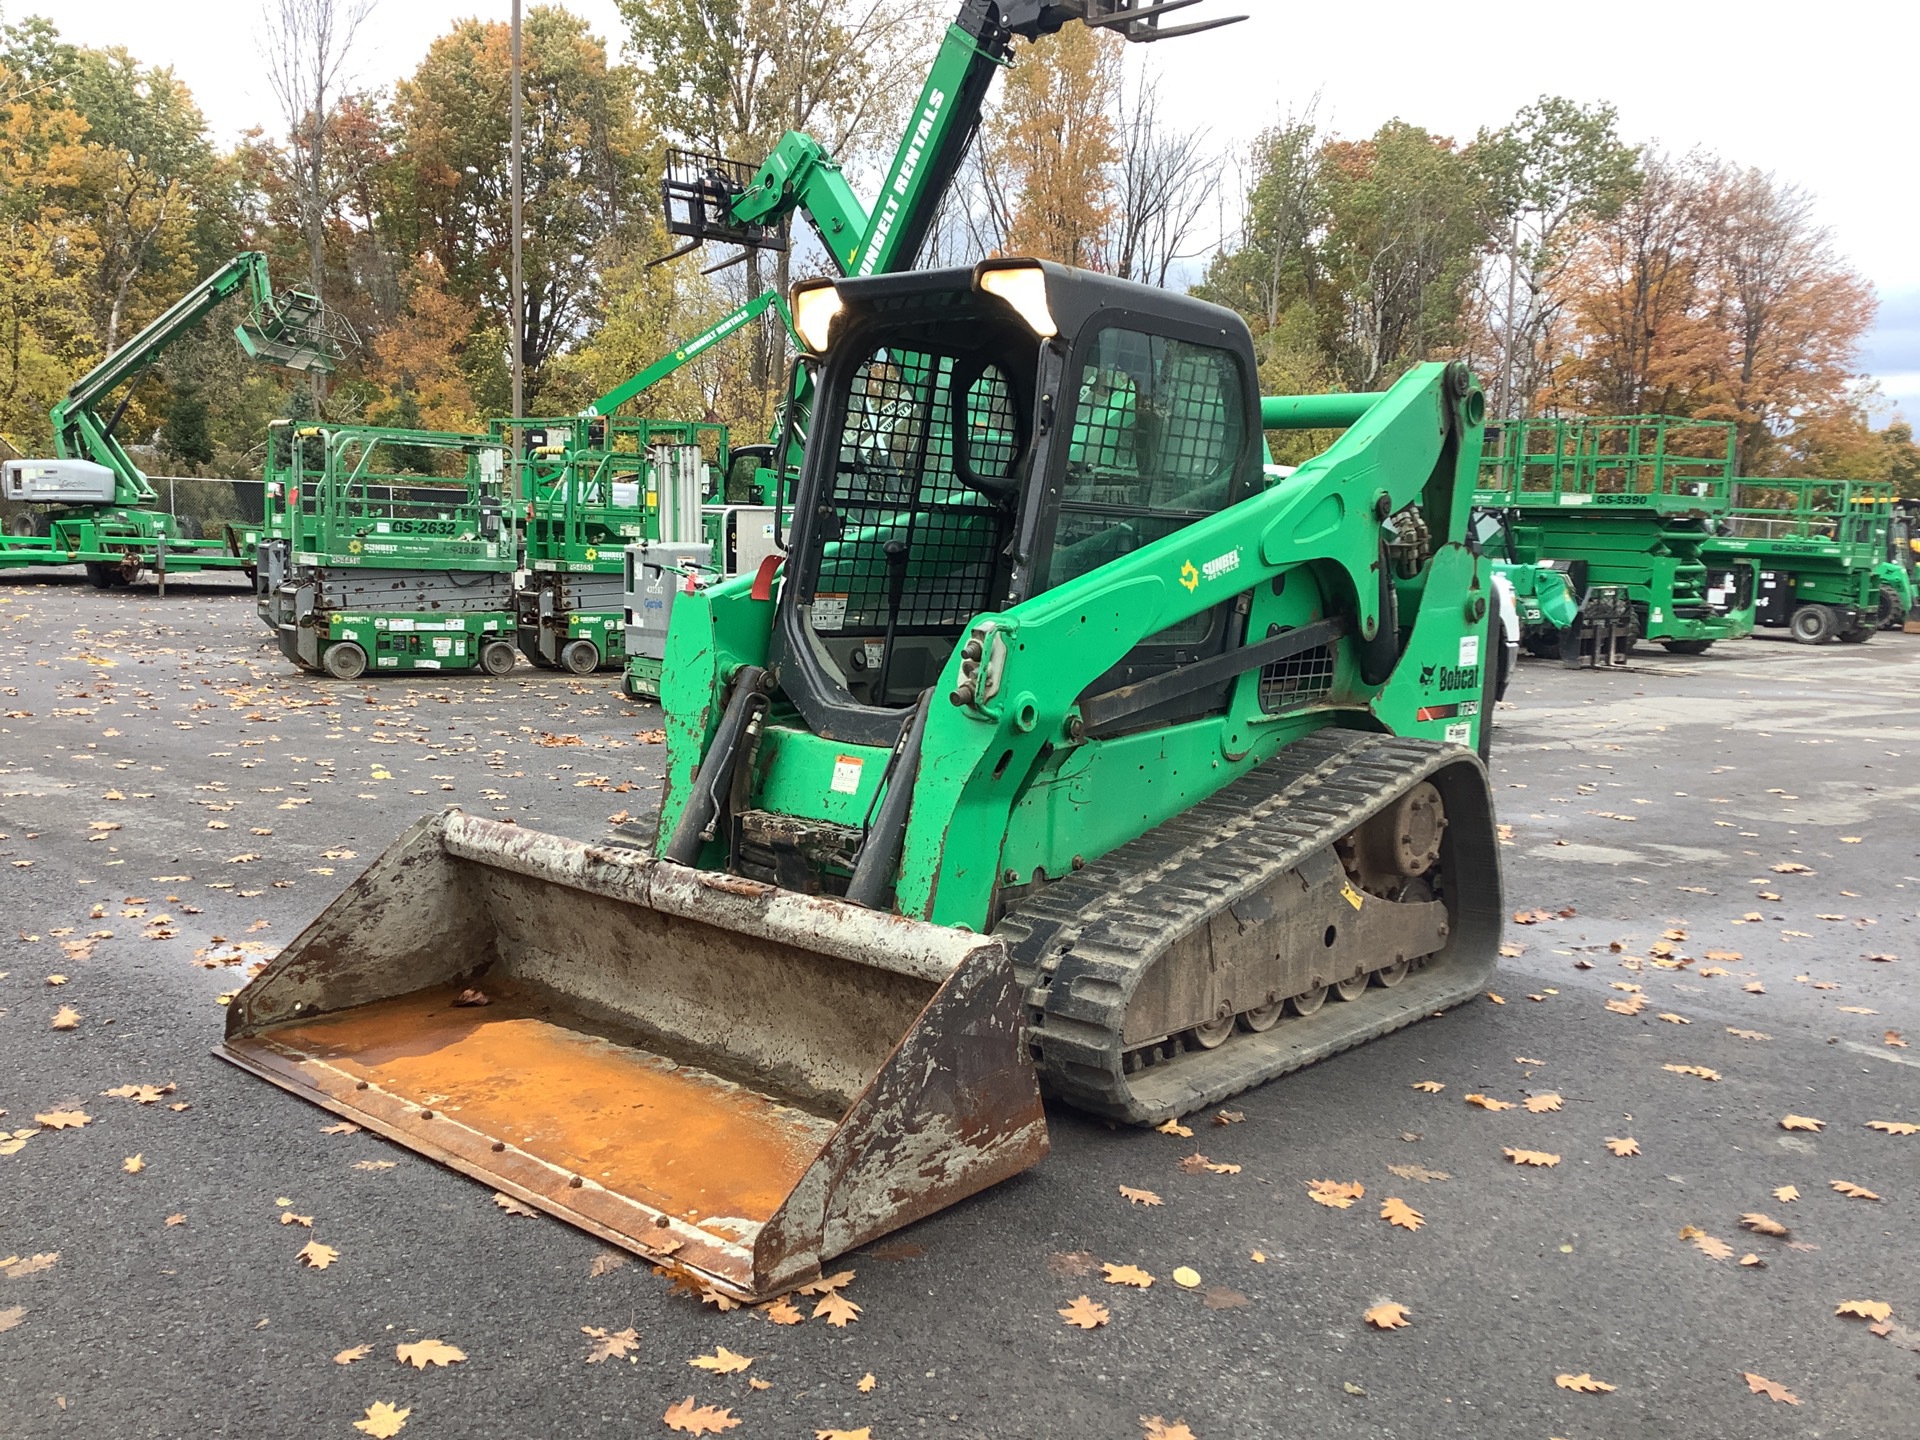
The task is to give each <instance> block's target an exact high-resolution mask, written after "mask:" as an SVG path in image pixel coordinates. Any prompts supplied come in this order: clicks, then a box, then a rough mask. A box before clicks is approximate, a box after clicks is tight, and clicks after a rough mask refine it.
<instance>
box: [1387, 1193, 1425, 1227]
mask: <svg viewBox="0 0 1920 1440" xmlns="http://www.w3.org/2000/svg"><path fill="white" fill-rule="evenodd" d="M1380 1218H1381V1219H1382V1220H1384V1221H1386V1222H1387V1223H1388V1224H1389V1225H1393V1226H1397V1227H1398V1228H1400V1229H1402V1230H1418V1229H1419V1228H1420V1227H1421V1226H1422V1225H1424V1224H1426V1223H1427V1217H1426V1216H1424V1215H1422V1214H1421V1213H1420V1212H1419V1211H1418V1210H1416V1209H1414V1208H1413V1207H1412V1206H1411V1205H1409V1204H1407V1202H1406V1201H1404V1200H1402V1199H1400V1198H1399V1197H1398V1196H1395V1195H1389V1196H1388V1197H1387V1198H1386V1199H1384V1200H1382V1201H1381V1202H1380Z"/></svg>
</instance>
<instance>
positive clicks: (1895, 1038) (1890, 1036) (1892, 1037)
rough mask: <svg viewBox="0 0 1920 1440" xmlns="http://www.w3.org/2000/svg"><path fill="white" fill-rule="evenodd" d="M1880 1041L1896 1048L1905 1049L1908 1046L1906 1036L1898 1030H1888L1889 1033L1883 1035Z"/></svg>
mask: <svg viewBox="0 0 1920 1440" xmlns="http://www.w3.org/2000/svg"><path fill="white" fill-rule="evenodd" d="M1880 1043H1881V1044H1882V1045H1891V1046H1892V1047H1893V1048H1894V1049H1896V1050H1904V1049H1906V1048H1907V1041H1906V1037H1905V1036H1903V1035H1902V1034H1901V1033H1900V1032H1899V1031H1898V1030H1889V1031H1887V1033H1886V1034H1885V1035H1884V1036H1882V1037H1881V1040H1880Z"/></svg>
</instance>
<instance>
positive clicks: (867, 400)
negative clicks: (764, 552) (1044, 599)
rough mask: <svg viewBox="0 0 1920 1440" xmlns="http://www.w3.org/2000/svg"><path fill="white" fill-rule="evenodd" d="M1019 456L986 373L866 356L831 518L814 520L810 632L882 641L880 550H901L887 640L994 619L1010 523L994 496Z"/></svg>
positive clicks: (1003, 382) (1006, 486)
mask: <svg viewBox="0 0 1920 1440" xmlns="http://www.w3.org/2000/svg"><path fill="white" fill-rule="evenodd" d="M956 419H957V421H958V424H957V427H956ZM1021 448H1022V447H1021V444H1020V439H1019V430H1018V422H1017V416H1016V411H1015V407H1014V403H1013V395H1012V390H1011V387H1010V385H1009V383H1008V380H1007V377H1006V375H1005V374H1004V373H1003V372H1002V371H1001V370H1000V369H999V368H998V367H995V366H992V365H989V366H987V367H986V368H985V369H984V370H978V371H977V373H976V369H975V367H973V366H966V367H962V366H961V365H960V363H959V362H957V361H956V360H955V358H954V357H953V356H951V355H932V354H924V353H918V352H912V351H904V350H900V349H881V350H878V351H876V352H875V353H874V354H873V355H871V356H870V357H868V359H867V360H866V361H865V362H864V363H863V364H862V365H861V367H860V369H859V370H858V371H857V372H856V373H855V375H854V378H853V383H852V388H851V392H850V394H849V397H848V402H847V414H846V422H845V427H844V429H843V430H842V431H841V435H840V447H839V453H838V456H837V457H836V464H835V469H834V477H833V488H832V492H831V495H830V497H829V499H828V501H827V504H828V506H829V508H830V509H831V510H832V512H833V514H832V516H831V517H824V516H823V517H821V518H822V519H823V520H825V521H826V522H827V523H826V524H824V525H822V527H821V532H820V533H821V557H820V567H819V572H818V579H817V580H816V582H815V585H814V603H813V627H814V629H815V630H817V631H821V632H823V633H830V634H832V633H844V634H854V635H858V634H870V635H872V634H881V633H883V632H884V631H885V630H886V628H887V606H888V590H889V574H890V572H889V563H888V554H887V546H888V545H889V544H890V543H897V544H898V545H900V546H904V547H905V549H904V557H903V558H904V563H905V567H906V578H905V587H904V590H903V592H902V595H901V600H900V611H899V615H898V617H897V628H898V631H899V633H901V634H915V633H918V634H939V633H950V632H952V631H955V630H958V629H959V628H960V627H961V626H963V625H965V624H966V623H967V622H968V621H969V620H971V619H972V618H973V617H974V616H976V615H978V614H980V613H982V612H983V611H986V610H990V609H993V608H995V607H996V606H997V604H998V603H999V600H1000V598H1001V597H1000V596H998V595H997V594H996V593H995V590H996V585H995V580H996V576H997V575H998V574H999V573H1000V559H1001V552H1002V550H1003V549H1004V547H1005V543H1006V528H1007V526H1008V524H1009V523H1010V518H1011V513H1012V512H1011V508H1010V505H1006V504H1001V503H998V502H996V500H995V498H994V497H995V496H996V495H1007V496H1010V495H1011V493H1012V492H1013V491H1014V490H1015V488H1016V486H1015V482H1014V478H1013V471H1014V466H1015V464H1016V461H1017V459H1018V456H1019V454H1020V451H1021ZM836 531H837V533H834V532H836ZM895 563H900V562H899V560H896V561H895Z"/></svg>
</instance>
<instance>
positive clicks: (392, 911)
mask: <svg viewBox="0 0 1920 1440" xmlns="http://www.w3.org/2000/svg"><path fill="white" fill-rule="evenodd" d="M794 319H795V329H796V331H797V332H798V333H799V335H800V336H801V338H802V340H803V341H804V343H805V344H806V345H807V346H808V347H809V350H810V352H811V359H812V363H813V364H815V365H816V366H817V370H818V380H817V390H816V394H817V396H818V399H817V403H816V409H815V412H814V419H813V423H812V424H811V425H810V426H809V428H808V432H807V437H806V445H805V452H804V456H803V462H802V464H801V467H800V471H799V478H798V481H797V485H796V490H795V503H794V505H793V508H792V511H791V516H792V520H793V528H792V531H791V534H790V535H789V537H788V538H789V543H788V545H787V549H786V560H785V566H784V570H783V571H782V572H781V573H780V574H779V575H778V577H777V578H776V577H775V575H774V573H773V570H772V569H771V568H770V567H762V569H761V571H760V572H759V573H757V574H754V575H740V576H736V577H734V578H732V579H726V580H722V581H720V582H719V583H717V584H714V585H711V586H708V587H705V588H696V589H694V590H692V591H690V592H683V593H680V594H678V595H677V596H676V597H675V601H674V605H673V608H672V611H671V614H670V618H669V619H668V621H667V640H666V656H665V662H664V669H663V672H662V708H663V710H664V712H665V716H666V731H667V742H666V778H665V783H664V786H663V800H662V806H661V815H660V821H661V823H660V826H659V832H658V835H659V838H658V841H657V844H656V852H655V854H654V855H653V856H647V855H644V854H642V853H640V852H638V851H633V850H620V849H611V848H603V847H595V846H589V845H582V844H579V843H577V842H574V841H569V840H563V839H560V838H558V837H555V836H550V835H541V834H537V833H534V832H530V831H525V830H522V829H519V828H518V827H514V826H507V825H500V824H497V823H491V822H488V821H484V820H479V819H476V818H473V817H469V816H466V815H462V814H459V813H449V814H447V815H445V816H441V817H437V818H433V819H430V820H426V821H423V822H421V824H420V825H418V826H416V827H415V829H414V830H413V831H411V832H410V833H409V834H408V835H407V836H405V837H403V838H402V840H401V841H400V842H398V843H397V844H396V845H395V846H394V847H393V849H391V850H389V851H388V853H387V854H386V855H385V856H383V857H382V858H381V859H380V860H379V861H378V862H377V863H376V864H375V865H374V866H373V868H372V869H371V870H369V871H368V872H367V874H366V875H364V876H363V877H362V878H361V879H360V880H358V881H356V882H355V883H354V885H352V886H351V887H349V889H348V891H347V892H346V894H344V895H343V896H342V897H341V898H340V899H339V900H338V901H336V902H335V903H334V905H333V906H331V907H330V908H329V909H328V910H327V911H326V912H325V913H324V914H323V915H322V916H321V917H320V919H319V920H318V921H316V922H315V924H314V925H313V926H311V927H309V929H308V930H307V931H306V932H304V933H303V934H302V935H300V936H299V937H297V938H296V939H295V940H294V942H293V943H292V944H291V945H289V946H288V947H287V949H286V950H284V951H283V952H282V953H281V954H280V955H279V956H278V957H277V958H276V959H275V960H274V961H273V962H271V963H270V964H269V965H268V967H267V968H266V969H265V970H264V971H262V972H261V974H260V975H259V976H258V977H256V978H255V979H254V980H253V982H252V983H251V984H250V985H248V986H247V988H246V989H245V990H243V991H242V992H241V993H240V994H239V995H238V996H237V997H236V998H235V999H234V1001H233V1003H232V1006H231V1008H230V1010H229V1013H228V1017H227V1019H228V1023H227V1038H226V1043H225V1045H224V1046H223V1047H222V1050H221V1053H222V1054H224V1055H225V1056H226V1057H227V1058H229V1059H231V1060H233V1061H235V1062H236V1063H238V1064H241V1065H244V1066H246V1067H247V1068H249V1069H251V1070H254V1071H255V1072H256V1073H259V1074H261V1075H264V1076H266V1077H267V1078H269V1079H271V1080H273V1081H274V1082H275V1083H277V1084H280V1085H282V1086H285V1087H286V1088H287V1089H289V1090H292V1091H294V1092H296V1093H298V1094H302V1095H306V1096H308V1097H309V1098H311V1099H314V1100H316V1101H318V1102H319V1103H320V1104H323V1105H325V1106H327V1107H328V1108H330V1109H333V1110H335V1111H338V1112H339V1113H341V1114H343V1115H347V1116H349V1117H351V1118H353V1119H355V1120H357V1121H360V1122H361V1123H363V1124H366V1125H368V1126H370V1127H372V1128H373V1129H375V1130H378V1131H379V1132H380V1133H382V1134H384V1135H387V1136H389V1137H391V1138H393V1139H396V1140H399V1141H401V1142H402V1143H405V1144H408V1145H411V1146H413V1147H415V1148H416V1149H419V1150H421V1151H423V1152H424V1153H426V1154H429V1155H431V1156H433V1157H435V1158H436V1159H440V1160H442V1161H444V1162H446V1163H448V1164H450V1165H452V1166H454V1167H456V1168H458V1169H461V1170H464V1171H465V1172H467V1173H468V1174H471V1175H474V1176H476V1177H477V1178H480V1179H482V1180H484V1181H485V1182H486V1183H488V1184H491V1185H494V1186H497V1187H498V1188H500V1189H501V1190H504V1191H506V1192H508V1193H510V1194H513V1195H516V1196H519V1197H520V1198H522V1199H524V1200H527V1201H529V1202H531V1203H533V1204H536V1205H539V1206H541V1207H543V1208H545V1209H547V1210H549V1211H551V1212H552V1213H554V1214H556V1215H559V1216H561V1217H562V1218H564V1219H567V1220H570V1221H572V1222H574V1223H576V1224H579V1225H582V1226H584V1227H585V1228H587V1229H589V1230H591V1231H593V1232H594V1233H596V1234H598V1235H601V1236H602V1237H604V1238H606V1239H608V1240H610V1241H613V1242H615V1243H619V1244H623V1245H626V1246H629V1247H630V1248H633V1249H635V1250H638V1251H640V1252H642V1253H645V1254H648V1255H650V1256H653V1257H654V1258H656V1259H658V1260H660V1261H661V1262H663V1263H665V1264H669V1265H673V1266H678V1267H681V1268H683V1269H684V1270H686V1271H688V1272H691V1273H692V1274H694V1275H696V1276H699V1277H702V1279H703V1280H704V1281H705V1283H708V1284H711V1285H714V1286H717V1287H719V1288H720V1289H722V1290H724V1291H726V1292H727V1293H730V1294H734V1295H739V1296H751V1297H756V1298H757V1297H761V1296H765V1295H770V1294H774V1293H777V1292H779V1291H780V1290H783V1289H785V1288H788V1287H790V1286H792V1285H794V1284H796V1283H800V1282H804V1281H805V1280H806V1279H808V1278H809V1277H810V1276H811V1275H812V1274H813V1272H814V1271H815V1269H816V1268H817V1267H818V1266H820V1265H821V1264H823V1263H825V1262H826V1261H828V1260H830V1259H832V1258H833V1257H834V1256H836V1255H838V1254H841V1253H842V1252H844V1251H846V1250H849V1249H851V1248H854V1247H856V1246H859V1245H861V1244H863V1243H865V1242H867V1241H868V1240H871V1239H873V1238H874V1237H876V1236H879V1235H882V1234H884V1233H886V1232H887V1231H889V1230H891V1229H893V1228H895V1227H897V1226H899V1225H903V1224H906V1223H908V1222H910V1221H912V1220H915V1219H918V1218H920V1217H922V1216H924V1215H927V1214H930V1213H931V1212H933V1211H935V1210H938V1209H939V1208H941V1207H943V1206H945V1205H948V1204H952V1203H953V1202H955V1201H957V1200H960V1199H962V1198H964V1197H966V1196H968V1195H971V1194H973V1193H975V1192H977V1191H979V1190H982V1189H984V1188H986V1187H988V1186H990V1185H993V1184H995V1183H996V1182H998V1181H999V1180H1001V1179H1004V1178H1006V1177H1008V1176H1010V1175H1012V1174H1014V1173H1016V1172H1017V1171H1019V1170H1021V1169H1023V1168H1025V1167H1026V1166H1028V1165H1031V1164H1033V1163H1034V1162H1036V1161H1037V1160H1039V1159H1040V1158H1041V1156H1042V1155H1044V1154H1045V1152H1046V1145H1047V1141H1046V1127H1045V1122H1044V1118H1043V1115H1042V1112H1041V1108H1040V1094H1041V1090H1042V1087H1044V1088H1045V1089H1047V1090H1048V1091H1050V1092H1051V1093H1053V1094H1054V1095H1056V1096H1058V1097H1059V1098H1061V1099H1063V1100H1065V1101H1067V1102H1069V1103H1072V1104H1074V1105H1076V1106H1079V1107H1081V1108H1083V1109H1087V1110H1090V1111H1093V1112H1095V1113H1097V1114H1101V1115H1105V1116H1109V1117H1112V1118H1115V1119H1120V1120H1125V1121H1129V1122H1133V1123H1154V1122H1157V1121H1160V1120H1163V1119H1165V1118H1167V1117H1169V1116H1174V1115H1180V1114H1185V1113H1189V1112H1191V1111H1193V1110H1195V1109H1198V1108H1200V1107H1203V1106H1206V1105H1211V1104H1214V1103H1216V1102H1218V1101H1219V1100H1222V1099H1224V1098H1226V1097H1227V1096H1230V1095H1233V1094H1237V1093H1239V1092H1241V1091H1243V1090H1246V1089H1248V1088H1250V1087H1252V1086H1255V1085H1259V1084H1261V1083H1263V1082H1265V1081H1267V1080H1270V1079H1272V1078H1274V1077H1275V1076H1278V1075H1282V1074H1284V1073H1286V1072H1287V1071H1289V1070H1292V1069H1295V1068H1297V1067H1299V1066H1301V1065H1306V1064H1310V1063H1312V1062H1313V1061H1315V1060H1318V1059H1320V1058H1322V1057H1324V1056H1327V1055H1330V1054H1333V1053H1335V1052H1337V1051H1339V1050H1343V1049H1346V1048H1348V1047H1351V1046H1353V1045H1357V1044H1360V1043H1362V1042H1364V1041H1366V1040H1368V1039H1371V1038H1373V1037H1375V1036H1379V1035H1382V1034H1385V1033H1387V1032H1388V1031H1391V1030H1394V1029H1396V1028H1398V1027H1400V1026H1403V1025H1407V1024H1410V1023H1412V1022H1413V1021H1415V1020H1418V1019H1420V1018H1422V1017H1424V1016H1427V1015H1430V1014H1432V1013H1434V1012H1435V1011H1438V1010H1443V1009H1445V1008H1446V1007H1448V1006H1450V1005H1455V1004H1458V1003H1460V1002H1461V1001H1463V1000H1465V999H1467V998H1469V997H1470V996H1472V995H1473V994H1475V993H1476V992H1477V991H1478V990H1479V989H1480V987H1481V986H1482V985H1483V984H1484V983H1485V981H1486V977H1487V975H1488V973H1489V972H1490V970H1491V967H1492V964H1493V957H1494V953H1495V949H1496V946H1497V942H1498V937H1499V933H1500V916H1501V899H1500V878H1499V860H1498V852H1497V846H1496V843H1495V838H1494V824H1493V812H1492V804H1491V799H1490V795H1489V790H1488V783H1487V774H1486V769H1485V766H1484V764H1483V763H1482V758H1481V756H1480V755H1479V754H1476V753H1475V752H1476V749H1478V748H1481V747H1482V746H1483V745H1484V741H1485V738H1486V734H1487V731H1486V726H1487V724H1488V723H1489V718H1490V716H1489V712H1490V710H1491V708H1492V695H1493V691H1494V685H1495V673H1496V666H1497V657H1496V656H1495V655H1494V654H1493V653H1492V650H1491V647H1490V645H1489V631H1488V627H1489V602H1490V596H1491V595H1492V581H1491V571H1490V568H1489V562H1488V561H1486V560H1485V559H1484V558H1483V557H1482V556H1480V555H1479V554H1478V553H1477V551H1476V550H1475V549H1474V548H1473V547H1472V546H1471V545H1469V544H1468V543H1467V537H1468V534H1469V521H1470V510H1471V505H1472V499H1473V493H1472V492H1473V480H1474V473H1475V468H1476V465H1477V462H1478V458H1479V455H1480V438H1481V437H1480V429H1481V422H1482V417H1483V414H1484V405H1483V401H1482V399H1481V395H1480V391H1479V389H1478V387H1477V386H1476V385H1475V384H1474V382H1473V380H1472V377H1471V376H1470V375H1469V374H1468V373H1467V371H1466V370H1465V368H1464V367H1461V366H1458V365H1451V366H1450V365H1423V366H1418V367H1415V369H1414V370H1412V371H1411V372H1409V373H1408V374H1407V375H1406V376H1405V377H1403V378H1402V379H1401V380H1400V381H1399V382H1398V383H1397V384H1395V385H1394V386H1393V387H1392V388H1391V389H1390V390H1388V391H1386V392H1384V393H1382V394H1379V395H1350V396H1329V397H1311V398H1288V397H1268V398H1267V399H1265V400H1263V399H1262V397H1261V395H1260V394H1259V391H1258V389H1257V388H1256V385H1255V381H1254V376H1255V374H1256V373H1257V372H1256V366H1255V362H1254V355H1253V343H1252V337H1251V335H1250V334H1249V333H1248V331H1247V327H1246V325H1245V323H1244V322H1243V321H1242V320H1240V318H1239V317H1238V316H1235V315H1233V314H1232V313H1231V312H1229V311H1226V310H1222V309H1219V308H1217V307H1215V306H1212V305H1208V304H1206V303H1204V302H1202V301H1199V300H1195V299H1192V298H1190V297H1186V296H1180V295H1172V294H1168V293H1166V292H1164V291H1159V290H1153V289H1150V288H1148V287H1144V286H1139V285H1133V284H1129V283H1127V282H1124V281H1118V280H1114V279H1111V278H1109V277H1105V276H1098V275H1091V274H1087V273H1084V272H1079V271H1071V270H1066V269H1062V268H1061V267H1058V266H1054V265H1047V264H1041V263H1039V262H1034V261H1015V260H1007V261H990V262H987V263H985V264H983V265H981V266H979V267H977V268H976V269H974V270H948V271H934V272H928V273H921V274H901V275H891V276H883V277H873V278H868V279H843V280H838V281H833V282H826V281H821V282H808V283H806V284H803V285H802V286H800V287H799V288H798V289H797V290H796V292H795V295H794ZM1289 427H1295V428H1323V427H1343V433H1342V434H1341V436H1340V437H1339V438H1338V439H1337V440H1336V441H1334V443H1333V444H1332V445H1331V446H1330V447H1329V448H1328V449H1327V450H1326V451H1325V452H1323V453H1322V454H1320V455H1318V456H1316V457H1314V458H1313V459H1311V460H1308V461H1307V462H1306V463H1304V464H1302V465H1301V466H1299V467H1298V468H1297V469H1295V470H1294V471H1292V472H1291V473H1282V472H1279V471H1277V470H1274V469H1272V468H1271V467H1268V466H1267V465H1266V464H1265V463H1264V460H1265V447H1264V442H1263V435H1262V432H1263V430H1265V429H1269V428H1276V429H1285V428H1289Z"/></svg>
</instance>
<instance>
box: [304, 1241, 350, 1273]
mask: <svg viewBox="0 0 1920 1440" xmlns="http://www.w3.org/2000/svg"><path fill="white" fill-rule="evenodd" d="M294 1258H295V1259H297V1260H298V1261H299V1262H300V1263H301V1264H302V1265H305V1266H307V1267H308V1268H310V1269H313V1270H324V1269H326V1268H327V1267H328V1266H329V1265H331V1264H333V1262H334V1261H336V1260H338V1259H339V1258H340V1252H339V1251H338V1250H336V1249H334V1248H333V1247H332V1246H331V1245H322V1244H321V1243H320V1242H319V1241H318V1240H309V1241H308V1242H307V1243H306V1244H305V1245H303V1246H301V1247H300V1253H299V1254H298V1255H297V1256H295V1257H294Z"/></svg>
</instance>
